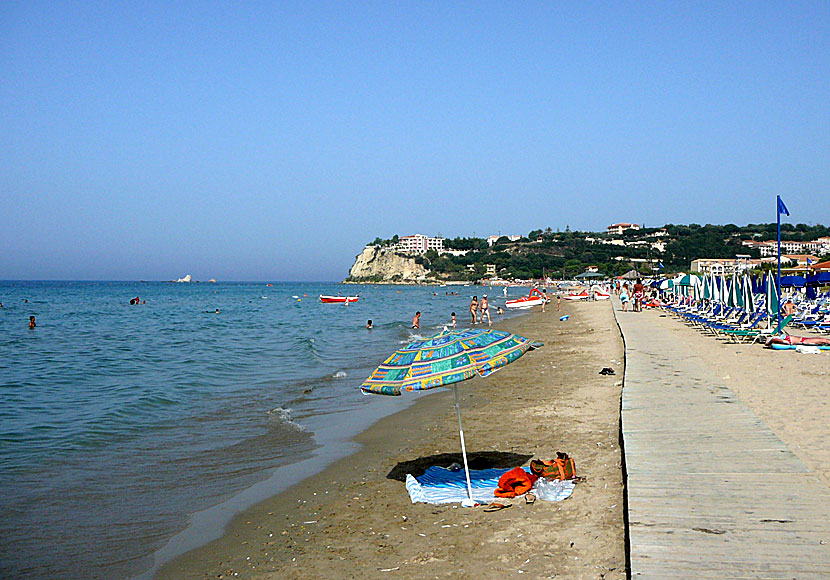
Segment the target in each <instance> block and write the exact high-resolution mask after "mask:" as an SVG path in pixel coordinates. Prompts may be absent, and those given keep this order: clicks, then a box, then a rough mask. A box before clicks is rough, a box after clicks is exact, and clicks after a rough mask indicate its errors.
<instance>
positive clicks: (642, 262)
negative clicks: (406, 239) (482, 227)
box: [373, 223, 830, 280]
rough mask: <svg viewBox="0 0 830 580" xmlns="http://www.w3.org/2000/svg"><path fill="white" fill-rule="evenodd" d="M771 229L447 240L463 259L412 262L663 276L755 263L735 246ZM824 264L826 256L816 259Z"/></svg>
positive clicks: (822, 229)
mask: <svg viewBox="0 0 830 580" xmlns="http://www.w3.org/2000/svg"><path fill="white" fill-rule="evenodd" d="M776 227H777V226H776V224H775V223H772V224H749V225H746V226H736V225H734V224H728V225H712V224H706V225H699V224H689V225H675V224H667V225H666V226H664V227H662V228H643V229H640V230H626V231H625V232H623V234H622V235H611V234H606V233H596V232H580V231H570V230H566V231H564V232H559V231H556V232H554V231H552V230H551V228H546V229H544V230H541V229H540V230H533V231H531V232H529V233H528V235H527V236H526V237H523V238H521V239H519V240H517V241H510V240H509V239H508V238H507V237H502V238H500V239H499V240H498V241H497V242H496V243H495V244H494V245H493V246H492V247H491V246H488V244H487V240H486V239H483V238H469V237H458V238H447V239H445V240H444V247H445V249H447V250H460V251H466V252H467V253H466V254H464V255H453V254H450V253H444V254H441V255H439V254H438V253H437V252H435V251H434V250H431V251H429V252H427V253H426V254H424V255H422V256H418V257H417V258H416V261H417V262H419V263H422V264H424V266H426V267H427V268H428V269H430V270H431V271H432V272H434V273H435V274H436V275H437V276H438V277H440V278H444V279H456V280H475V279H479V278H483V277H484V276H485V273H486V269H487V265H488V264H492V265H495V267H496V273H497V275H498V276H500V277H502V278H522V279H529V278H541V277H542V276H544V275H547V276H550V277H553V278H559V277H566V278H570V277H573V276H576V275H577V274H580V273H582V272H584V271H585V270H586V269H587V268H588V267H595V268H597V269H598V271H599V272H601V273H602V274H605V275H608V276H614V275H619V274H622V273H624V272H627V271H628V270H630V269H632V268H635V269H637V270H639V271H640V272H642V273H643V274H647V275H648V274H652V273H653V268H654V267H657V266H658V265H659V264H662V272H663V273H671V272H677V271H681V270H688V269H689V265H690V263H691V261H692V260H695V259H698V258H734V257H735V256H736V255H738V254H741V255H749V256H751V257H753V258H757V257H759V253H758V250H756V249H752V248H748V247H746V246H743V245H742V244H741V242H742V241H743V240H755V241H767V240H774V239H775V237H776ZM781 237H782V240H793V241H812V240H815V239H817V238H821V237H830V228H828V227H826V226H823V225H815V226H810V225H806V224H797V225H793V224H781ZM397 238H398V236H397V235H396V236H395V237H394V238H393V239H392V240H381V239H380V238H378V239H376V240H375V241H374V242H373V245H393V244H394V243H395V242H397ZM824 258H830V256H824Z"/></svg>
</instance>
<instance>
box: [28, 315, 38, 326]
mask: <svg viewBox="0 0 830 580" xmlns="http://www.w3.org/2000/svg"><path fill="white" fill-rule="evenodd" d="M35 326H37V324H36V323H35V317H34V316H30V317H29V328H34V327H35Z"/></svg>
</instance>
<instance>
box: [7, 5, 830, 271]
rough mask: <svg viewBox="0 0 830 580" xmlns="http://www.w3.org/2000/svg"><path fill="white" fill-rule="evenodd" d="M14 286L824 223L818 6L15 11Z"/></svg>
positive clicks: (10, 39)
mask: <svg viewBox="0 0 830 580" xmlns="http://www.w3.org/2000/svg"><path fill="white" fill-rule="evenodd" d="M0 72H2V76H0V279H116V280H133V279H136V280H137V279H146V280H159V279H160V280H165V279H171V278H178V277H180V276H183V275H184V274H187V273H190V274H192V275H193V277H194V279H200V280H207V279H208V278H211V277H213V278H216V279H218V280H341V279H343V278H344V277H345V276H346V275H347V273H348V269H349V267H350V266H351V265H352V262H353V260H354V257H355V255H356V254H357V253H359V252H360V251H361V249H362V248H363V246H364V245H365V244H366V243H368V242H370V241H372V240H373V239H374V238H375V237H377V236H380V237H382V238H389V237H391V236H392V235H393V234H399V235H406V234H413V233H423V234H427V235H438V234H441V235H444V236H447V237H455V236H471V235H474V234H475V235H477V236H486V235H489V234H496V233H499V232H501V233H502V234H514V233H515V234H527V233H528V232H529V231H530V230H533V229H538V228H545V227H551V228H553V229H554V230H555V229H557V228H560V229H564V228H565V227H566V226H569V227H570V228H571V229H581V230H603V229H604V228H605V226H606V225H608V224H610V223H613V222H619V221H626V222H637V223H645V224H646V225H647V226H658V225H663V224H665V223H701V224H704V223H735V224H746V223H757V222H771V221H775V217H776V216H775V195H776V194H780V195H781V196H782V198H783V199H784V201H785V202H786V204H787V206H788V207H789V209H790V212H791V214H792V216H791V217H790V218H788V220H789V221H791V222H793V223H801V222H803V223H813V224H814V223H823V224H827V223H830V192H828V184H830V2H827V1H826V0H821V1H817V2H798V1H793V2H746V3H734V2H721V1H716V2H631V3H629V2H622V1H615V2H607V3H597V2H539V3H532V2H505V1H497V2H492V3H491V2H458V3H451V2H421V1H417V2H384V1H379V2H370V3H363V2H353V1H350V2H345V1H344V2H332V3H327V2H307V1H301V2H296V3H292V2H287V1H286V2H192V3H190V2H168V1H163V2H134V1H130V2H117V1H104V2H74V1H73V2H59V1H54V0H52V1H47V2H38V1H35V0H27V1H22V2H13V1H7V2H2V3H0Z"/></svg>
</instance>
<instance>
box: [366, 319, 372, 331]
mask: <svg viewBox="0 0 830 580" xmlns="http://www.w3.org/2000/svg"><path fill="white" fill-rule="evenodd" d="M366 328H367V329H368V330H372V321H371V320H368V321H367V322H366Z"/></svg>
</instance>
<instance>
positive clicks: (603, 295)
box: [591, 286, 611, 300]
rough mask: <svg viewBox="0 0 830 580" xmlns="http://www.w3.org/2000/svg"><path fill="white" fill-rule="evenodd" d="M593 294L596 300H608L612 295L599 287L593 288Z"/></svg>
mask: <svg viewBox="0 0 830 580" xmlns="http://www.w3.org/2000/svg"><path fill="white" fill-rule="evenodd" d="M591 292H592V293H593V295H594V300H608V299H609V298H611V294H609V293H608V292H606V291H605V290H603V289H602V288H600V287H599V286H592V287H591Z"/></svg>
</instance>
